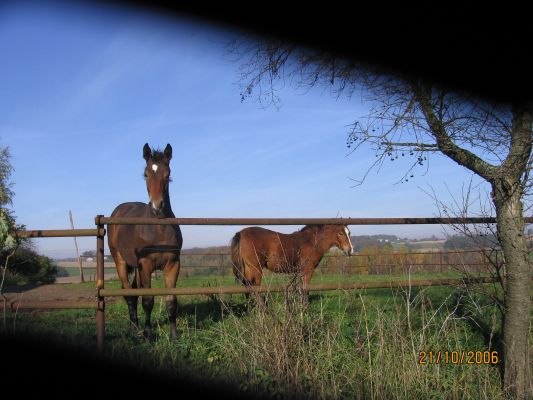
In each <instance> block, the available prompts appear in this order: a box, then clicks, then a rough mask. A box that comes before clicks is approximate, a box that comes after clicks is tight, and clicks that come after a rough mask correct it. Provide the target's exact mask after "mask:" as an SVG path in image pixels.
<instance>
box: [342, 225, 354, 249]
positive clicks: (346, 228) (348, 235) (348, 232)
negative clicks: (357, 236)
mask: <svg viewBox="0 0 533 400" xmlns="http://www.w3.org/2000/svg"><path fill="white" fill-rule="evenodd" d="M344 232H345V233H346V237H347V238H348V243H349V244H350V254H352V253H353V245H352V238H351V237H350V230H349V229H348V227H347V226H345V227H344Z"/></svg>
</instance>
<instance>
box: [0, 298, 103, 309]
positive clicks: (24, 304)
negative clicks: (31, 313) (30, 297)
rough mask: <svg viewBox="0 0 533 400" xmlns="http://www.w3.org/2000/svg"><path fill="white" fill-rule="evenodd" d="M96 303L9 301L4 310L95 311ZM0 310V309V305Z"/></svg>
mask: <svg viewBox="0 0 533 400" xmlns="http://www.w3.org/2000/svg"><path fill="white" fill-rule="evenodd" d="M97 306H98V303H97V302H96V300H95V301H67V300H50V301H46V300H43V301H24V300H20V301H19V300H10V301H8V302H7V303H6V309H7V310H11V311H17V310H24V309H56V310H62V309H96V308H97ZM0 309H3V307H1V303H0Z"/></svg>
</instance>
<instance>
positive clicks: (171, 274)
mask: <svg viewBox="0 0 533 400" xmlns="http://www.w3.org/2000/svg"><path fill="white" fill-rule="evenodd" d="M164 272H165V287H166V288H167V289H171V288H175V287H176V281H177V280H178V274H179V272H180V260H179V258H178V260H177V261H175V262H174V264H170V265H167V266H166V267H165V269H164ZM166 306H167V313H168V321H169V324H170V338H171V339H176V338H177V337H178V331H177V329H176V314H177V310H178V301H177V300H176V296H175V295H173V294H170V295H168V296H167V298H166Z"/></svg>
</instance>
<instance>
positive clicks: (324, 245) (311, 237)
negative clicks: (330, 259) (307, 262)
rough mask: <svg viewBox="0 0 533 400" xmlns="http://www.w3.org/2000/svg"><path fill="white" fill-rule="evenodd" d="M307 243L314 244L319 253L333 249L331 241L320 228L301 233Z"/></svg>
mask: <svg viewBox="0 0 533 400" xmlns="http://www.w3.org/2000/svg"><path fill="white" fill-rule="evenodd" d="M299 233H301V234H302V236H303V237H304V238H305V240H306V241H309V242H311V243H313V245H314V246H315V247H316V249H317V251H319V252H322V254H323V253H325V252H326V251H328V250H329V248H330V247H331V246H330V244H331V241H329V240H328V238H327V237H326V236H325V234H324V231H323V230H322V229H320V228H318V229H311V230H307V231H303V232H299Z"/></svg>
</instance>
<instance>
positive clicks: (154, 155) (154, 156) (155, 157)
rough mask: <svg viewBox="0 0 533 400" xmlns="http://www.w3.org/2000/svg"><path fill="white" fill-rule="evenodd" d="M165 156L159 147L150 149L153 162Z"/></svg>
mask: <svg viewBox="0 0 533 400" xmlns="http://www.w3.org/2000/svg"><path fill="white" fill-rule="evenodd" d="M164 158H165V153H163V151H161V150H159V149H152V160H153V161H154V162H158V161H161V160H163V159H164Z"/></svg>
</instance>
